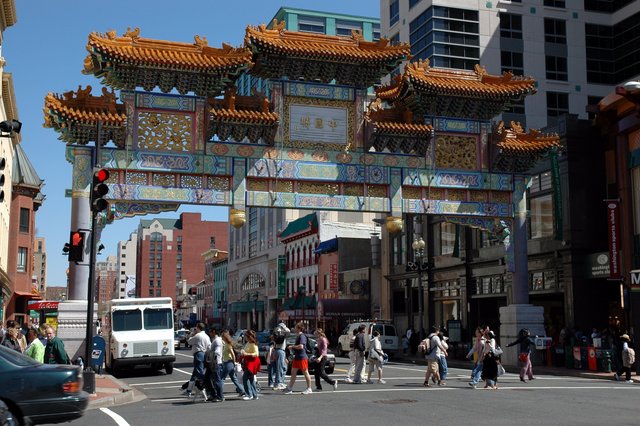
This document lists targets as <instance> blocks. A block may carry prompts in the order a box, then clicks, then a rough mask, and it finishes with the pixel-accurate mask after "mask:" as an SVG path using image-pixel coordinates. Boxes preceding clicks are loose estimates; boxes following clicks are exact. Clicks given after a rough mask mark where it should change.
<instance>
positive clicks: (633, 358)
mask: <svg viewBox="0 0 640 426" xmlns="http://www.w3.org/2000/svg"><path fill="white" fill-rule="evenodd" d="M627 359H628V360H629V366H632V365H633V363H634V362H636V351H634V350H633V349H632V348H629V349H627Z"/></svg>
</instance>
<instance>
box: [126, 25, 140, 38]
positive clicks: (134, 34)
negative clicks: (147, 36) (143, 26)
mask: <svg viewBox="0 0 640 426" xmlns="http://www.w3.org/2000/svg"><path fill="white" fill-rule="evenodd" d="M123 37H129V38H130V39H131V40H132V41H137V40H138V39H139V38H140V28H135V29H133V30H132V29H131V27H127V32H126V33H124V34H123Z"/></svg>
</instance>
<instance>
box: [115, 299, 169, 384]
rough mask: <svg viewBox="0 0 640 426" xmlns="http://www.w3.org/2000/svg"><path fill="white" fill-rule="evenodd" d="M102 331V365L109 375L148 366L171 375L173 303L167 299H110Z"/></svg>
mask: <svg viewBox="0 0 640 426" xmlns="http://www.w3.org/2000/svg"><path fill="white" fill-rule="evenodd" d="M109 313H110V315H109V324H108V327H103V328H104V329H106V330H104V331H105V333H104V337H105V341H106V349H105V355H106V357H105V365H106V368H107V369H109V370H110V371H111V372H112V374H114V375H115V374H116V373H117V371H118V370H119V369H120V368H122V367H127V366H135V365H150V366H152V367H153V368H155V369H157V370H160V369H162V368H164V369H165V371H166V372H167V374H171V373H173V363H174V362H175V360H176V354H175V346H174V331H173V301H172V300H171V298H170V297H149V298H141V299H114V300H112V301H110V302H109Z"/></svg>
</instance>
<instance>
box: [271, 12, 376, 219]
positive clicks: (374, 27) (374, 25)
mask: <svg viewBox="0 0 640 426" xmlns="http://www.w3.org/2000/svg"><path fill="white" fill-rule="evenodd" d="M378 40H380V24H373V41H378ZM269 210H271V209H269ZM269 223H271V222H269Z"/></svg>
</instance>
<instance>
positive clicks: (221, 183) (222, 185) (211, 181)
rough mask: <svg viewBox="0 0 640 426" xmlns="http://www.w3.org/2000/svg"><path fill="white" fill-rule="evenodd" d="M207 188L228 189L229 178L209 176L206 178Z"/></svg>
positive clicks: (229, 186)
mask: <svg viewBox="0 0 640 426" xmlns="http://www.w3.org/2000/svg"><path fill="white" fill-rule="evenodd" d="M207 189H214V190H216V191H229V190H230V189H231V185H230V184H229V178H226V177H212V176H209V177H208V178H207Z"/></svg>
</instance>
